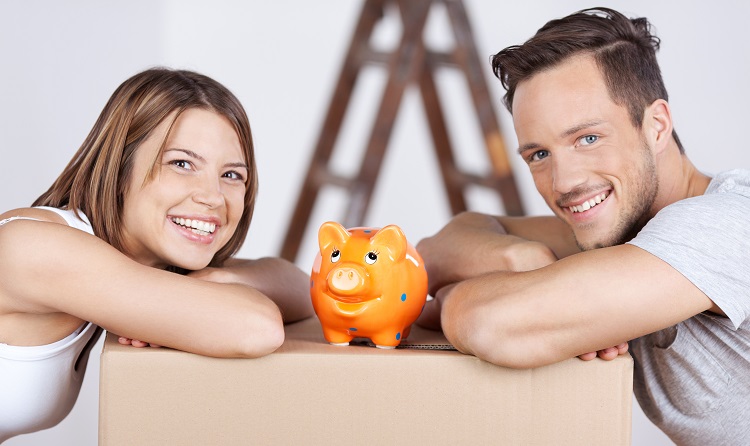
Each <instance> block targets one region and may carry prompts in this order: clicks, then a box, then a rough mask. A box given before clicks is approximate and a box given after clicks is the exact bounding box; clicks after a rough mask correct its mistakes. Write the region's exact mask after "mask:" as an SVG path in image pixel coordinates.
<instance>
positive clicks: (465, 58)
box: [445, 0, 524, 215]
mask: <svg viewBox="0 0 750 446" xmlns="http://www.w3.org/2000/svg"><path fill="white" fill-rule="evenodd" d="M445 5H446V8H447V12H448V17H449V18H450V21H451V25H452V28H453V31H454V35H455V39H456V57H457V61H458V63H459V66H460V67H461V69H462V70H463V72H464V74H465V77H466V80H467V81H468V85H469V89H470V91H471V97H472V100H473V102H474V107H475V108H476V110H477V115H478V117H479V122H480V125H481V126H482V132H483V133H484V141H485V144H486V145H487V151H488V154H489V157H490V162H491V163H492V169H493V172H494V173H495V175H496V182H497V188H498V190H499V192H500V195H501V197H502V199H503V206H504V208H505V213H506V214H507V215H524V210H523V205H522V203H521V198H520V195H519V193H518V188H517V186H516V182H515V179H514V177H513V171H512V169H511V166H510V162H509V160H508V152H507V151H506V148H505V143H504V142H503V138H502V135H501V133H500V127H499V124H498V119H497V115H496V113H495V109H494V108H493V106H492V100H491V97H490V92H489V88H488V86H487V81H486V79H485V77H484V69H483V68H482V67H481V66H480V64H479V54H478V52H477V48H476V45H475V44H474V37H473V36H472V31H471V26H470V24H469V18H468V16H467V15H466V9H465V8H464V4H463V2H462V1H460V0H446V2H445Z"/></svg>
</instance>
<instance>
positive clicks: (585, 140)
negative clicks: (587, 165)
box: [580, 135, 599, 146]
mask: <svg viewBox="0 0 750 446" xmlns="http://www.w3.org/2000/svg"><path fill="white" fill-rule="evenodd" d="M580 141H581V145H582V146H588V145H591V144H593V143H595V142H597V141H599V137H598V136H596V135H586V136H583V137H581V139H580Z"/></svg>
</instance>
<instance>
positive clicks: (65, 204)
mask: <svg viewBox="0 0 750 446" xmlns="http://www.w3.org/2000/svg"><path fill="white" fill-rule="evenodd" d="M256 191H257V173H256V168H255V161H254V153H253V143H252V137H251V133H250V125H249V122H248V120H247V116H246V114H245V111H244V109H243V108H242V106H241V104H240V103H239V101H238V100H237V98H236V97H235V96H234V95H233V94H232V93H231V92H230V91H229V90H227V89H226V88H225V87H224V86H222V85H221V84H219V83H218V82H216V81H214V80H213V79H210V78H208V77H206V76H203V75H200V74H197V73H194V72H190V71H178V70H170V69H162V68H159V69H151V70H147V71H144V72H142V73H139V74H136V75H135V76H133V77H131V78H130V79H128V80H126V81H125V82H124V83H123V84H122V85H121V86H120V87H119V88H118V89H117V90H116V91H115V93H114V94H113V95H112V97H111V98H110V100H109V102H108V103H107V105H106V106H105V108H104V110H103V111H102V113H101V115H100V116H99V119H98V120H97V122H96V124H95V125H94V128H93V129H92V130H91V132H90V134H89V136H88V137H87V138H86V140H85V141H84V143H83V145H82V146H81V148H80V149H79V150H78V152H77V153H76V154H75V156H74V157H73V159H72V160H71V162H70V163H69V164H68V166H67V167H66V168H65V170H64V171H63V172H62V174H61V175H60V176H59V177H58V179H57V180H56V181H55V183H54V184H53V185H52V186H51V187H50V188H49V190H48V191H47V192H45V193H44V194H42V196H41V197H39V198H38V199H37V200H36V201H35V202H34V204H33V207H30V208H23V209H16V210H12V211H9V212H6V213H4V214H1V215H0V270H2V271H3V275H4V277H14V280H13V281H7V280H2V281H0V370H2V380H0V395H1V396H2V397H1V398H0V442H2V441H4V440H6V439H7V438H10V437H12V436H15V435H18V434H21V433H28V432H34V431H37V430H40V429H45V428H48V427H51V426H54V425H55V424H57V423H58V422H60V421H61V420H62V419H63V418H64V417H65V416H66V415H67V414H68V412H69V411H70V409H71V408H72V406H73V404H74V403H75V401H76V398H77V396H78V392H79V389H80V386H81V382H82V379H83V374H84V372H85V370H86V360H87V358H88V352H89V351H90V348H91V346H92V345H93V344H94V343H95V342H96V339H97V338H98V337H99V335H100V333H101V331H102V329H105V330H108V331H112V332H114V333H117V334H119V335H120V336H121V337H120V342H121V343H125V344H130V345H133V346H136V347H140V346H146V345H152V346H157V345H163V346H168V347H172V348H177V349H180V350H185V351H189V352H193V353H198V354H203V355H209V356H217V357H257V356H262V355H265V354H268V353H270V352H272V351H274V350H275V349H276V348H277V347H278V346H279V345H281V343H282V342H283V339H284V329H283V322H289V321H293V320H298V319H301V318H305V317H308V316H310V315H312V307H311V304H310V299H309V296H308V290H307V275H306V274H304V273H303V272H302V271H300V270H299V269H298V268H296V267H295V266H294V265H292V264H291V263H289V262H286V261H283V260H281V259H273V258H266V259H259V260H238V259H232V258H231V257H232V256H233V255H234V254H235V253H236V252H237V250H238V249H239V248H240V247H241V246H242V243H243V242H244V240H245V236H246V233H247V229H248V227H249V225H250V219H251V217H252V213H253V205H254V203H255V197H256ZM282 314H283V317H282Z"/></svg>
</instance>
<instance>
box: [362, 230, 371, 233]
mask: <svg viewBox="0 0 750 446" xmlns="http://www.w3.org/2000/svg"><path fill="white" fill-rule="evenodd" d="M362 232H364V233H365V234H369V233H371V232H372V231H371V230H369V229H365V230H364V231H362Z"/></svg>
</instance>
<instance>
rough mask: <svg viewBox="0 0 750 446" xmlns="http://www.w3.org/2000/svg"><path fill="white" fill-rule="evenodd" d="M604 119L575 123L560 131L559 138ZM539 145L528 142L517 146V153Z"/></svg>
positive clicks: (601, 122) (539, 145)
mask: <svg viewBox="0 0 750 446" xmlns="http://www.w3.org/2000/svg"><path fill="white" fill-rule="evenodd" d="M603 123H604V121H602V120H596V121H587V122H582V123H580V124H576V125H574V126H572V127H570V128H567V129H565V130H564V131H563V132H562V133H560V137H561V138H567V137H568V136H570V135H575V134H576V133H578V132H580V131H581V130H584V129H587V128H589V127H595V126H597V125H600V124H603ZM539 147H541V144H539V143H536V142H530V143H528V144H524V145H522V146H520V147H519V148H518V153H519V154H521V153H523V152H525V151H527V150H531V149H537V148H539Z"/></svg>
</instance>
